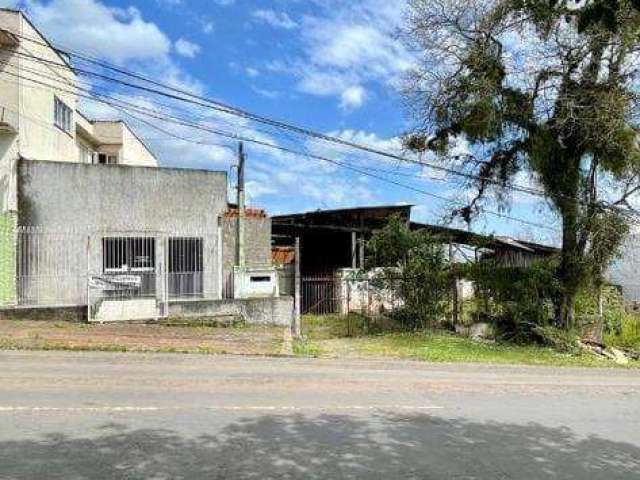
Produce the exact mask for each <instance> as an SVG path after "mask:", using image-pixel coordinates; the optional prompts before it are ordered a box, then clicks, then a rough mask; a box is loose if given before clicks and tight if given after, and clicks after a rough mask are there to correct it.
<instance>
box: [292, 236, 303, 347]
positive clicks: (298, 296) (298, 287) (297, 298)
mask: <svg viewBox="0 0 640 480" xmlns="http://www.w3.org/2000/svg"><path fill="white" fill-rule="evenodd" d="M300 260H301V259H300V237H296V247H295V261H296V263H295V273H294V275H295V280H294V283H295V286H294V290H295V292H294V313H293V316H294V318H293V334H294V335H295V336H296V337H299V336H300V335H301V334H302V326H301V322H300V314H301V302H302V281H301V280H302V279H301V278H300Z"/></svg>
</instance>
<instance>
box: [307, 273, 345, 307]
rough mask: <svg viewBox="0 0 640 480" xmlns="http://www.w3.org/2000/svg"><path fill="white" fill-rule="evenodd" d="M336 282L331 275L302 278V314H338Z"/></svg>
mask: <svg viewBox="0 0 640 480" xmlns="http://www.w3.org/2000/svg"><path fill="white" fill-rule="evenodd" d="M338 310H339V292H338V282H337V281H336V278H335V276H333V275H320V276H310V277H303V278H302V313H303V314H307V313H311V314H316V315H326V314H329V313H338Z"/></svg>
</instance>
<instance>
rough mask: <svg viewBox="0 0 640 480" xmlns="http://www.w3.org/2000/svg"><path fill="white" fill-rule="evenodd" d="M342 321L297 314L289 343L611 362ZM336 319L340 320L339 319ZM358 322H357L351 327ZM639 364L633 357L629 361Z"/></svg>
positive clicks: (392, 352)
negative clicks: (297, 338) (297, 327)
mask: <svg viewBox="0 0 640 480" xmlns="http://www.w3.org/2000/svg"><path fill="white" fill-rule="evenodd" d="M351 320H352V322H353V324H352V330H351V331H350V332H349V333H348V334H347V327H346V326H345V325H344V323H345V322H346V321H347V320H346V319H345V318H344V317H339V316H325V317H317V316H308V317H303V321H302V327H303V334H304V335H305V337H304V338H305V340H304V341H301V342H299V344H298V345H297V346H296V345H295V344H294V353H295V354H296V355H300V356H313V357H317V356H326V357H346V358H363V357H364V358H366V357H370V358H397V359H415V360H424V361H428V362H452V363H457V362H463V363H488V364H513V365H547V366H574V367H575V366H580V367H614V366H617V365H615V364H614V363H613V362H610V361H607V360H602V359H599V358H597V357H595V356H593V355H590V354H571V353H561V352H558V351H557V350H554V349H552V348H544V347H537V346H518V345H513V344H507V343H487V342H477V341H473V340H471V339H469V338H465V337H460V336H456V335H453V334H451V333H447V332H433V333H428V332H409V333H407V332H404V333H403V332H392V333H383V334H380V333H376V334H367V333H366V332H367V329H369V330H370V326H367V325H366V323H364V321H363V320H362V319H358V318H352V319H351ZM341 324H342V325H341ZM358 325H360V328H359V329H358V328H353V327H354V326H358ZM630 365H631V366H632V367H640V363H639V362H631V364H630Z"/></svg>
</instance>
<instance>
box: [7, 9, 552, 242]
mask: <svg viewBox="0 0 640 480" xmlns="http://www.w3.org/2000/svg"><path fill="white" fill-rule="evenodd" d="M18 3H19V5H20V7H21V8H24V9H26V11H27V12H28V15H29V16H30V18H31V19H32V21H33V22H34V23H35V24H36V25H37V26H38V27H39V28H40V29H41V30H42V31H43V32H44V33H45V34H46V35H47V36H48V37H49V38H50V39H51V40H52V41H53V42H54V43H56V44H59V45H61V46H64V47H67V48H72V49H74V50H77V51H80V52H83V53H87V54H90V55H92V56H95V57H99V58H102V59H105V60H107V61H109V62H112V63H115V64H118V65H121V66H125V67H127V68H129V69H132V70H135V71H139V72H141V73H144V74H145V75H148V76H151V77H153V78H157V79H158V80H160V81H163V82H168V83H171V84H173V85H176V86H178V87H180V88H184V89H188V90H190V91H194V92H196V93H199V94H203V95H207V96H211V97H214V98H217V99H220V100H222V101H225V102H227V103H231V104H233V105H235V106H238V107H242V108H245V109H248V110H251V111H253V112H256V113H260V114H262V115H265V116H271V117H275V118H278V119H282V120H286V121H288V122H291V123H295V124H298V125H302V126H306V127H309V128H312V129H314V130H317V131H320V132H325V133H331V134H332V135H336V136H341V137H343V138H345V139H349V140H353V141H356V142H358V143H366V144H370V145H373V146H376V147H378V148H380V149H383V150H389V151H398V148H399V141H398V138H397V137H398V135H399V134H401V133H402V132H404V131H405V130H406V129H407V128H408V127H409V126H410V125H411V123H410V121H409V119H408V118H407V117H406V115H405V112H404V109H403V106H402V101H401V98H400V96H399V94H398V87H399V85H400V82H401V79H402V76H403V72H404V71H406V69H407V68H410V66H411V63H412V62H413V56H412V55H411V53H410V52H408V51H407V49H406V48H405V47H404V45H403V44H402V42H400V41H399V40H398V39H397V31H398V28H399V27H400V26H401V25H402V20H403V5H402V2H394V1H388V0H361V1H359V2H348V1H341V0H261V1H258V0H20V1H19V2H18ZM0 4H4V5H5V6H15V4H16V2H15V1H3V0H0ZM87 85H88V86H89V88H91V89H94V90H96V91H103V92H104V91H107V90H108V91H110V92H112V94H113V95H116V96H118V97H119V98H123V99H127V101H130V102H133V103H135V104H139V105H144V106H146V107H148V108H154V109H161V110H164V109H166V111H168V112H176V111H179V112H181V114H185V115H186V114H188V115H192V116H193V118H194V119H197V121H198V122H205V123H206V124H207V125H215V126H223V127H224V128H225V129H227V130H229V131H233V132H236V133H242V134H244V135H247V136H251V137H254V138H260V139H262V140H266V141H269V142H270V143H277V144H279V145H282V146H286V147H289V148H294V149H296V150H302V151H309V152H314V153H318V154H321V155H326V156H330V157H331V158H336V159H339V160H340V161H343V162H348V163H351V164H353V165H354V166H356V167H358V168H361V169H364V170H369V171H371V172H380V170H384V171H388V170H392V169H395V168H397V165H396V164H394V163H391V162H389V161H386V160H383V159H381V158H375V157H371V156H368V155H363V154H356V153H354V152H352V151H349V150H345V149H342V148H337V147H331V146H329V145H326V144H323V143H321V142H314V141H310V140H308V139H304V138H301V137H295V136H291V135H288V136H287V135H283V134H282V133H281V132H277V131H268V130H265V128H264V127H261V126H260V125H257V124H253V123H250V122H247V121H244V120H238V119H235V118H232V117H226V116H221V115H219V114H216V113H213V112H210V111H206V110H199V109H195V108H192V107H190V108H189V109H188V110H187V111H185V106H184V105H176V104H167V102H166V101H165V102H162V101H161V99H158V98H154V97H153V96H150V95H142V94H140V92H132V91H126V89H122V88H118V87H114V86H113V85H107V84H99V83H96V82H95V80H91V81H88V83H87ZM82 108H83V109H84V110H85V111H86V112H87V113H88V114H89V115H91V116H95V117H99V118H100V117H109V118H110V117H114V116H121V115H122V113H121V112H116V111H113V110H110V109H109V108H105V106H104V105H101V104H96V103H94V102H87V101H85V102H84V104H83V105H82ZM128 120H129V121H130V122H131V123H132V124H133V125H134V127H135V128H136V129H137V130H138V131H139V133H140V135H141V136H142V137H143V138H144V139H145V141H146V142H147V143H148V144H149V145H150V146H151V147H152V149H153V150H154V151H155V152H157V153H158V155H159V156H160V158H161V163H162V164H163V165H166V166H180V167H192V168H207V169H214V170H221V169H223V170H229V169H230V167H231V165H232V164H233V163H234V156H233V153H232V152H231V150H229V149H228V148H224V147H220V146H216V145H202V144H201V143H203V142H217V143H223V142H224V139H220V138H215V137H214V136H213V135H208V134H204V133H203V132H198V131H193V130H191V129H185V128H179V127H177V126H175V125H164V124H162V123H160V124H158V125H159V126H162V127H163V128H170V129H171V130H172V131H173V132H174V133H175V134H176V135H178V136H181V137H183V138H188V139H190V140H192V141H191V142H186V141H179V140H177V139H176V138H173V137H169V136H163V135H161V134H159V132H158V130H154V129H151V128H149V125H148V124H144V123H140V122H138V121H136V120H135V119H132V118H128ZM156 123H157V122H156ZM194 141H196V142H199V143H194ZM247 148H248V152H249V162H248V169H249V171H248V180H249V182H248V194H249V200H250V202H251V203H252V204H253V205H256V206H261V207H264V208H266V209H267V210H268V211H269V212H270V213H271V214H277V213H287V212H296V211H303V210H314V209H318V208H338V207H349V206H356V205H369V204H370V205H377V204H398V203H412V204H415V205H417V207H416V209H415V212H414V218H415V219H416V220H425V221H434V222H437V221H439V220H440V219H441V217H442V216H443V214H445V213H446V212H447V211H448V207H447V205H446V204H445V203H443V202H440V201H437V200H434V199H432V198H429V197H427V196H424V195H422V194H420V193H417V192H415V191H411V190H408V189H404V188H401V187H398V186H392V185H389V184H385V183H382V182H379V181H377V180H375V179H372V178H369V177H366V176H363V175H360V174H357V173H354V172H349V171H345V170H342V169H340V168H338V167H336V166H334V165H330V164H323V163H322V162H318V161H315V160H310V159H308V158H305V157H299V156H292V155H287V154H282V153H278V152H271V151H269V150H268V149H264V148H261V147H255V146H252V145H248V146H247ZM458 148H459V149H462V150H465V149H466V148H467V146H466V145H465V144H464V142H461V143H460V144H459V145H458ZM427 159H428V160H433V159H432V158H427ZM399 173H401V175H395V176H392V175H390V174H388V173H382V175H384V176H386V177H388V178H391V179H393V180H395V181H398V182H401V183H405V184H409V185H411V186H412V187H414V188H418V189H423V190H426V191H429V192H433V193H435V194H438V195H443V196H447V197H456V198H459V197H464V196H465V195H466V194H465V193H464V192H461V191H460V190H459V188H458V187H457V186H456V185H454V184H452V183H450V182H448V181H447V180H448V179H446V178H443V177H442V175H440V174H437V173H436V172H433V171H429V170H427V169H420V168H417V167H413V168H410V167H408V166H407V165H403V166H401V167H399ZM513 200H514V201H513V205H514V207H513V208H512V209H511V211H510V212H509V211H507V212H505V213H507V214H511V215H514V216H519V217H524V218H527V219H529V220H532V221H538V222H543V223H544V222H545V221H550V220H552V219H551V217H550V216H549V215H548V213H545V214H542V213H539V212H538V210H539V208H540V205H539V204H537V203H535V201H534V199H532V198H526V197H524V196H518V197H516V198H514V199H513ZM489 207H490V208H494V209H495V208H496V205H489ZM474 229H475V230H479V231H485V232H495V233H498V234H508V235H513V236H520V237H526V238H537V239H540V240H546V241H549V240H551V238H550V237H549V233H548V232H543V231H540V230H536V229H533V228H532V227H528V226H526V225H522V224H519V223H517V222H512V221H508V220H504V219H502V220H501V219H497V218H493V217H491V216H487V217H485V218H484V219H481V220H479V221H478V222H477V223H476V224H475V225H474Z"/></svg>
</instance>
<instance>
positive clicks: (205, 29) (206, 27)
mask: <svg viewBox="0 0 640 480" xmlns="http://www.w3.org/2000/svg"><path fill="white" fill-rule="evenodd" d="M213 28H214V25H213V22H205V23H204V24H203V25H202V33H204V34H205V35H209V34H210V33H212V32H213Z"/></svg>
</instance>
